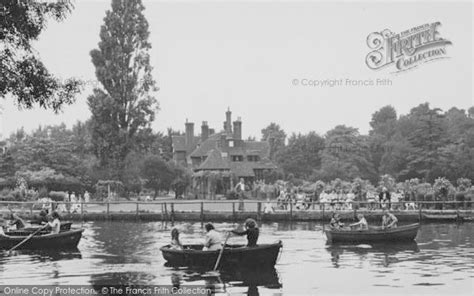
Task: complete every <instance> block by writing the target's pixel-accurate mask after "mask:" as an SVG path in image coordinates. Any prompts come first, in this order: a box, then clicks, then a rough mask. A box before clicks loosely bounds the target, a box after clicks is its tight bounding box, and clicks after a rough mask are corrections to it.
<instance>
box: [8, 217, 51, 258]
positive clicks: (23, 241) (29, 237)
mask: <svg viewBox="0 0 474 296" xmlns="http://www.w3.org/2000/svg"><path fill="white" fill-rule="evenodd" d="M46 226H48V224H46V225H45V226H43V227H41V228H38V230H36V231H35V232H33V233H32V234H30V235H28V237H27V238H25V239H24V240H22V241H21V242H19V243H18V244H16V245H15V246H14V247H13V248H11V249H10V250H8V251H7V252H8V253H10V252H11V251H13V250H15V249H16V248H18V247H19V246H21V245H23V244H24V243H26V242H27V241H29V240H30V239H31V238H32V237H33V236H34V235H35V234H37V233H38V232H40V231H41V230H43V229H45V228H46Z"/></svg>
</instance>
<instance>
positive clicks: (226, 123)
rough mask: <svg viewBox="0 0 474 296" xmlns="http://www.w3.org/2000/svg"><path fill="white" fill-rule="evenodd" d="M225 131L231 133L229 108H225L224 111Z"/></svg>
mask: <svg viewBox="0 0 474 296" xmlns="http://www.w3.org/2000/svg"><path fill="white" fill-rule="evenodd" d="M225 131H226V132H227V133H229V134H231V133H232V112H230V109H229V108H227V112H226V113H225Z"/></svg>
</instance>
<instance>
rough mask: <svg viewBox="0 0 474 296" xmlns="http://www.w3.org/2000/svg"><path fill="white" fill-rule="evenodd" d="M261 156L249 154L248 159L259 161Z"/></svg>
mask: <svg viewBox="0 0 474 296" xmlns="http://www.w3.org/2000/svg"><path fill="white" fill-rule="evenodd" d="M259 160H260V157H259V156H258V155H247V161H259Z"/></svg>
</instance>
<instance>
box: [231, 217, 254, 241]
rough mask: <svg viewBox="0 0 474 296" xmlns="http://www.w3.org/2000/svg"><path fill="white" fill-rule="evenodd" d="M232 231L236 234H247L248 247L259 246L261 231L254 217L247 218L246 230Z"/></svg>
mask: <svg viewBox="0 0 474 296" xmlns="http://www.w3.org/2000/svg"><path fill="white" fill-rule="evenodd" d="M231 232H232V233H233V234H236V235H247V247H256V246H257V240H258V235H259V233H260V231H259V229H258V227H257V222H255V220H254V219H250V218H249V219H247V220H245V230H243V231H239V230H232V231H231Z"/></svg>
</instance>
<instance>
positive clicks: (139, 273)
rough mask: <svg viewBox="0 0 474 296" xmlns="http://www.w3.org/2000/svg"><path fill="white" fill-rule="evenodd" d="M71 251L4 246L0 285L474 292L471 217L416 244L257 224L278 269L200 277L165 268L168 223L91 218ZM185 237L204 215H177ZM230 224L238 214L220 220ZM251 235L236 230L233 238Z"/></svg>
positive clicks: (434, 227)
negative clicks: (274, 251)
mask: <svg viewBox="0 0 474 296" xmlns="http://www.w3.org/2000/svg"><path fill="white" fill-rule="evenodd" d="M80 226H82V227H83V228H85V232H84V235H83V238H82V240H81V242H80V244H79V246H78V250H75V251H61V252H58V251H55V252H51V251H48V252H43V251H24V250H21V251H16V252H14V253H13V254H10V255H8V254H6V253H5V252H1V253H0V283H1V284H25V283H28V284H32V285H34V284H47V285H59V284H67V285H76V284H77V285H90V286H94V285H103V284H144V285H155V284H156V285H206V286H207V287H214V288H215V290H216V291H218V292H222V293H223V294H225V293H228V294H247V293H248V294H252V295H257V294H260V295H296V294H298V295H302V294H304V295H329V294H330V295H341V294H342V295H353V294H364V295H367V294H370V295H387V294H391V295H402V294H403V295H408V294H414V295H420V294H430V295H432V294H444V295H448V294H449V295H450V294H456V295H473V293H474V290H473V281H474V224H472V223H464V224H460V225H456V224H426V225H422V227H421V229H420V232H419V234H418V237H417V239H416V241H417V242H416V243H412V244H404V245H393V244H391V245H386V246H377V247H372V246H369V245H356V246H342V247H341V246H339V247H331V246H328V245H326V238H325V236H324V234H323V231H322V230H323V228H322V225H321V224H318V223H292V224H290V223H270V224H263V225H261V226H260V227H261V235H260V239H259V242H260V243H264V242H274V241H276V240H282V241H283V252H282V254H281V258H280V260H279V262H278V264H277V265H276V266H275V269H274V270H269V271H267V272H263V273H262V272H258V273H245V274H239V273H238V272H235V273H227V274H221V275H220V276H219V277H209V276H203V275H202V274H201V273H199V272H197V271H195V270H189V269H186V268H172V267H166V266H165V261H164V259H163V257H162V256H161V252H160V251H159V248H160V247H161V246H163V245H165V244H167V243H168V242H169V239H170V235H169V234H170V229H171V228H172V226H171V224H169V223H168V224H166V223H161V222H151V223H133V222H88V223H84V224H83V225H81V224H80V223H79V224H78V225H76V227H80ZM175 226H177V227H178V228H179V229H180V230H181V232H182V234H181V241H182V242H183V243H199V242H202V237H203V233H204V231H203V228H202V225H201V223H176V224H175ZM215 226H216V228H217V229H231V228H233V227H235V226H237V225H235V224H232V223H216V224H215ZM240 242H241V243H245V238H241V237H233V238H231V239H230V243H240Z"/></svg>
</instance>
